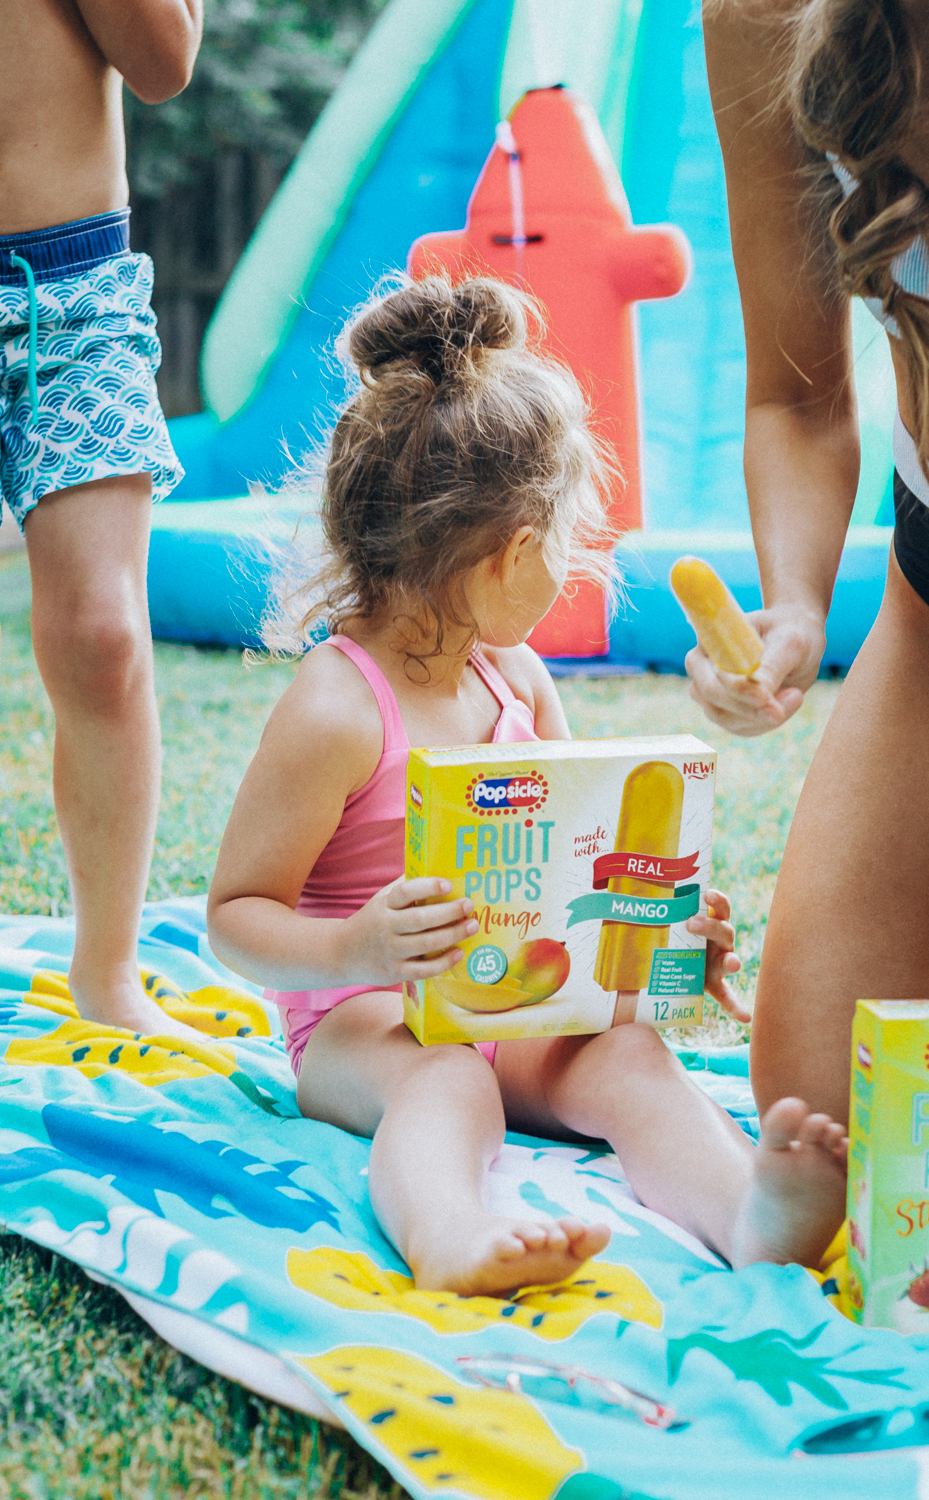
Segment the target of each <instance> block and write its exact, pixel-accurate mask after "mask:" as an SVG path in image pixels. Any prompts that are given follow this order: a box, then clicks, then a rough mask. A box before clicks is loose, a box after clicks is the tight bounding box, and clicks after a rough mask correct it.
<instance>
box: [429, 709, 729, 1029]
mask: <svg viewBox="0 0 929 1500" xmlns="http://www.w3.org/2000/svg"><path fill="white" fill-rule="evenodd" d="M715 774H716V755H715V752H714V751H712V750H711V749H710V748H709V747H708V746H707V745H704V744H703V743H702V742H701V741H700V740H697V739H694V738H693V736H691V735H672V736H665V737H662V738H654V739H614V740H586V741H584V740H573V741H540V742H538V743H530V744H518V745H466V746H459V747H455V748H453V749H442V750H413V751H411V753H410V761H409V770H408V773H407V820H406V874H407V877H409V878H411V877H414V876H418V875H442V876H446V877H447V878H448V879H449V880H451V881H452V885H453V896H468V897H470V898H471V900H472V901H473V902H474V906H475V916H476V917H477V920H478V922H479V923H480V930H479V931H478V932H477V934H476V935H475V936H474V937H473V938H469V939H468V941H467V942H466V943H464V944H463V945H462V946H463V949H464V957H463V959H462V960H461V961H460V962H459V963H457V964H456V965H455V967H454V968H453V969H450V970H449V971H448V972H447V973H445V974H442V975H440V976H439V977H438V978H436V979H428V980H425V981H417V982H416V983H414V984H408V985H407V986H406V987H405V1002H404V1016H405V1020H406V1024H407V1025H408V1026H409V1028H410V1030H411V1031H412V1032H413V1033H414V1035H415V1036H417V1037H418V1038H419V1040H420V1041H421V1042H464V1041H469V1042H474V1041H498V1040H502V1039H505V1038H509V1037H535V1036H565V1035H571V1034H574V1035H579V1034H584V1033H590V1032H596V1031H606V1030H607V1029H608V1028H609V1027H610V1026H611V1025H613V1024H614V1021H631V1020H639V1021H648V1022H649V1023H650V1024H651V1025H653V1026H658V1027H663V1026H686V1025H696V1024H699V1023H700V1022H701V1021H702V1019H703V982H704V966H705V957H706V955H705V943H704V942H703V941H702V940H701V939H698V938H695V937H693V936H692V935H691V934H690V933H689V932H688V931H687V930H686V927H685V925H684V924H685V923H686V921H687V919H688V917H690V916H692V915H694V914H695V913H696V912H697V911H698V910H704V911H705V909H706V908H705V903H704V901H703V896H702V892H703V890H704V889H705V887H706V884H707V882H708V880H709V875H710V856H711V852H712V837H713V797H714V787H715Z"/></svg>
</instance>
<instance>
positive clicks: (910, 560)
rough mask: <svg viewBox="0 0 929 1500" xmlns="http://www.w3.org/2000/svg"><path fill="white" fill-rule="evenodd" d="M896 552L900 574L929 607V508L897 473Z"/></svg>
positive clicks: (895, 502) (895, 482)
mask: <svg viewBox="0 0 929 1500" xmlns="http://www.w3.org/2000/svg"><path fill="white" fill-rule="evenodd" d="M894 511H895V512H896V517H897V524H896V526H895V528H894V552H895V554H896V558H897V562H898V563H899V564H900V572H901V573H902V574H903V576H904V578H905V579H906V581H907V583H908V584H910V585H911V587H912V588H914V589H915V590H916V592H917V594H918V595H919V597H920V599H922V600H923V602H924V603H925V604H929V505H925V504H924V503H923V501H922V500H920V499H919V498H918V496H916V495H914V494H913V491H912V490H911V489H909V488H908V487H907V486H906V485H905V484H904V483H903V480H902V479H901V478H900V475H899V474H894Z"/></svg>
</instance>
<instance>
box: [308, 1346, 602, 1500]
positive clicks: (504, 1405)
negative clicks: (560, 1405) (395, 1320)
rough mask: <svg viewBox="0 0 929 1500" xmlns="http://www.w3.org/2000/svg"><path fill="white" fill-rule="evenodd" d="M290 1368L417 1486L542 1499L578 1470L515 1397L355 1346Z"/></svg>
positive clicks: (481, 1497) (577, 1457)
mask: <svg viewBox="0 0 929 1500" xmlns="http://www.w3.org/2000/svg"><path fill="white" fill-rule="evenodd" d="M297 1363H298V1364H301V1365H303V1366H304V1367H305V1368H306V1369H307V1370H310V1371H311V1372H312V1373H313V1374H314V1375H315V1376H316V1377H317V1379H318V1380H320V1381H322V1382H323V1384H324V1385H325V1386H326V1387H327V1388H328V1389H329V1390H330V1391H331V1392H332V1394H333V1396H337V1397H338V1398H339V1400H340V1401H342V1402H343V1403H344V1405H345V1406H346V1407H347V1408H348V1410H349V1411H350V1412H352V1413H353V1415H354V1416H356V1417H358V1418H360V1420H361V1421H362V1422H364V1423H365V1424H366V1425H367V1427H368V1429H369V1431H370V1433H371V1436H372V1438H373V1439H375V1440H376V1441H377V1442H378V1443H380V1444H382V1445H383V1447H384V1448H386V1449H387V1451H388V1452H389V1453H391V1454H392V1455H393V1456H394V1458H395V1459H396V1460H397V1461H398V1463H400V1464H402V1465H403V1467H404V1468H405V1469H406V1470H407V1472H408V1473H409V1474H410V1475H413V1476H415V1478H416V1482H417V1483H418V1484H420V1485H422V1486H423V1487H424V1488H425V1489H429V1490H437V1491H439V1492H440V1493H441V1492H447V1491H449V1490H453V1491H455V1492H456V1493H459V1494H466V1495H473V1496H474V1497H475V1500H515V1497H517V1496H518V1497H519V1500H550V1497H551V1496H552V1495H554V1493H555V1491H556V1490H557V1489H558V1488H559V1486H560V1485H562V1484H563V1483H564V1481H565V1480H566V1479H567V1478H568V1476H569V1475H570V1474H574V1473H576V1472H577V1470H578V1469H582V1468H583V1467H584V1463H583V1459H582V1457H581V1454H580V1453H578V1452H577V1450H576V1449H574V1448H568V1447H566V1446H565V1444H564V1443H562V1442H561V1440H560V1439H559V1438H558V1437H557V1436H556V1434H555V1433H554V1432H553V1431H552V1429H551V1427H549V1425H548V1423H547V1422H546V1420H545V1418H544V1417H543V1416H542V1415H541V1413H540V1412H539V1411H537V1409H536V1408H535V1406H533V1404H532V1402H531V1401H530V1400H529V1399H528V1397H526V1396H523V1395H522V1394H520V1393H517V1392H515V1391H492V1390H481V1389H478V1388H475V1387H474V1386H472V1385H466V1384H465V1383H464V1382H462V1381H458V1380H456V1379H455V1378H454V1377H453V1376H451V1375H449V1374H447V1373H446V1372H445V1371H444V1370H440V1369H437V1368H436V1366H435V1365H431V1364H429V1363H428V1362H427V1361H426V1360H424V1359H417V1358H416V1357H415V1356H414V1355H412V1354H404V1353H400V1352H398V1351H397V1350H392V1349H375V1348H368V1347H366V1346H364V1345H362V1346H360V1347H357V1346H356V1347H351V1346H350V1347H347V1348H343V1349H333V1350H330V1352H329V1353H328V1354H323V1355H320V1356H318V1357H316V1358H301V1359H298V1361H297Z"/></svg>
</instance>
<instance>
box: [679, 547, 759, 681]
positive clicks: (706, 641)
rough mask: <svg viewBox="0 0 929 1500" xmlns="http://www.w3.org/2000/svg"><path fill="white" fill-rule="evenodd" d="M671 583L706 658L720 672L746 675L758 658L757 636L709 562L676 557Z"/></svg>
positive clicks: (749, 672)
mask: <svg viewBox="0 0 929 1500" xmlns="http://www.w3.org/2000/svg"><path fill="white" fill-rule="evenodd" d="M671 587H672V589H673V590H674V593H675V595H676V597H677V602H678V603H679V604H680V606H681V609H682V610H683V611H684V613H685V615H686V616H687V618H688V620H689V621H690V623H691V625H692V626H693V628H694V630H695V631H696V633H697V640H698V641H699V642H700V645H701V646H702V647H703V649H704V651H705V652H706V654H707V656H708V657H709V658H710V661H712V662H713V663H714V665H715V666H717V667H718V668H719V670H720V671H721V672H735V673H737V674H738V675H739V676H740V677H750V676H751V674H752V673H753V672H754V670H755V668H756V667H757V666H758V664H759V662H760V661H761V655H762V650H763V647H762V643H761V637H760V635H759V634H758V632H757V630H756V629H755V627H754V626H753V625H751V624H749V621H748V619H747V618H746V616H745V613H744V611H743V610H742V609H741V608H740V607H739V605H738V604H737V603H736V601H735V599H733V597H732V595H731V593H730V592H729V590H728V589H727V587H726V585H725V584H724V583H723V581H722V579H721V578H720V577H719V575H718V574H717V573H714V571H713V569H712V568H711V567H710V565H709V563H707V562H704V561H703V559H702V558H700V557H679V558H678V560H677V562H676V563H675V564H674V567H673V568H672V569H671Z"/></svg>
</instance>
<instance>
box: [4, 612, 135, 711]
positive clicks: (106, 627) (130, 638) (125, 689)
mask: <svg viewBox="0 0 929 1500" xmlns="http://www.w3.org/2000/svg"><path fill="white" fill-rule="evenodd" d="M33 639H34V643H35V651H36V656H37V658H38V659H39V664H40V667H41V670H42V677H43V679H44V681H45V685H46V687H47V689H48V692H49V696H50V697H51V698H52V701H53V704H54V701H55V698H56V697H58V698H67V697H73V698H74V699H76V700H78V701H79V702H80V703H81V706H82V707H83V708H85V709H88V710H96V711H97V712H107V711H113V710H118V709H119V708H120V707H121V706H122V704H123V703H124V702H125V700H126V699H127V697H128V696H130V695H131V694H132V692H133V690H134V689H135V687H136V686H137V684H138V682H139V679H140V672H142V671H144V669H145V668H146V666H147V663H148V661H149V659H150V653H151V635H150V631H149V626H148V618H147V615H145V617H144V619H143V618H142V614H141V612H140V611H139V610H138V609H137V608H136V607H135V606H134V605H133V604H129V603H127V602H124V601H123V600H121V599H120V598H119V597H118V595H117V596H116V597H110V598H106V597H102V598H101V597H97V598H91V599H85V600H83V601H81V603H80V605H79V606H78V607H77V608H76V609H75V610H74V611H73V613H69V614H65V613H64V612H63V611H60V610H49V611H48V612H47V613H46V614H45V616H44V617H43V616H42V615H39V617H38V618H35V617H34V619H33Z"/></svg>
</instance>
